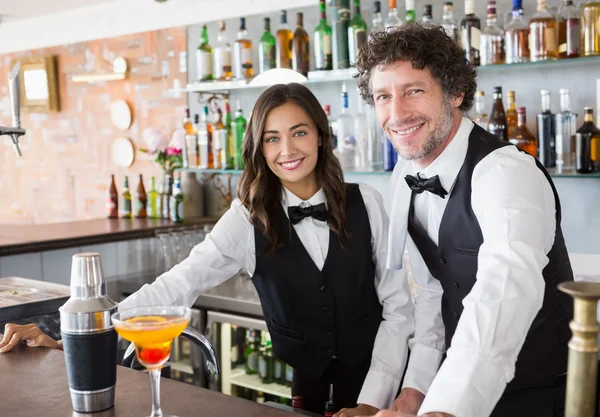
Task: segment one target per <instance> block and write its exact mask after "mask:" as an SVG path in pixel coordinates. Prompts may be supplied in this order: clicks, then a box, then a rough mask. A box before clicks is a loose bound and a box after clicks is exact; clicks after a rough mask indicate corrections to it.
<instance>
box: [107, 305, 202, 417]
mask: <svg viewBox="0 0 600 417" xmlns="http://www.w3.org/2000/svg"><path fill="white" fill-rule="evenodd" d="M190 315H191V311H190V309H189V308H187V307H168V306H167V307H137V308H132V309H128V310H123V311H119V312H117V313H114V314H113V315H112V316H111V318H112V323H113V326H114V328H115V330H116V331H117V333H118V334H119V335H120V336H121V337H122V338H123V339H125V340H127V341H129V342H133V343H134V344H135V355H136V357H137V360H138V361H139V362H140V363H141V364H142V365H144V366H145V367H146V369H147V370H148V372H149V373H150V383H151V387H152V414H151V415H150V417H175V416H167V415H164V414H163V413H162V410H161V408H160V370H161V368H162V366H163V365H164V364H165V363H166V362H167V360H168V359H169V356H170V355H171V345H172V344H173V339H175V338H176V337H177V336H179V335H180V334H181V332H182V331H183V330H184V329H185V328H186V327H187V325H188V323H189V321H190Z"/></svg>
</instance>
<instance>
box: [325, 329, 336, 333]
mask: <svg viewBox="0 0 600 417" xmlns="http://www.w3.org/2000/svg"><path fill="white" fill-rule="evenodd" d="M325 331H326V332H327V333H328V334H333V333H334V331H333V329H332V328H331V327H326V328H325Z"/></svg>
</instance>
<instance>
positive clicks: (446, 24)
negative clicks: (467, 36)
mask: <svg viewBox="0 0 600 417" xmlns="http://www.w3.org/2000/svg"><path fill="white" fill-rule="evenodd" d="M443 13H444V14H443V15H442V27H443V28H444V29H445V30H446V33H447V34H448V36H450V37H451V38H452V39H454V40H455V41H458V25H457V24H456V19H454V4H452V2H451V1H447V2H445V3H444V8H443Z"/></svg>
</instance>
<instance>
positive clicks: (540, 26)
mask: <svg viewBox="0 0 600 417" xmlns="http://www.w3.org/2000/svg"><path fill="white" fill-rule="evenodd" d="M557 40H558V39H557V32H556V18H555V17H554V16H553V15H552V14H551V13H550V12H549V11H548V2H547V0H538V1H537V13H536V14H534V15H533V17H532V18H531V20H530V21H529V55H530V59H531V61H532V62H536V61H544V60H548V59H556V57H557V56H558V51H557V46H556V43H557Z"/></svg>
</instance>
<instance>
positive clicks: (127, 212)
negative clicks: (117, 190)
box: [121, 175, 131, 219]
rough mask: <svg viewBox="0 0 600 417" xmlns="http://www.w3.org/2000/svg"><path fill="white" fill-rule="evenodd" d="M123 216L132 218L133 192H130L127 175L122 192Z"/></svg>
mask: <svg viewBox="0 0 600 417" xmlns="http://www.w3.org/2000/svg"><path fill="white" fill-rule="evenodd" d="M121 217H123V218H128V219H130V218H131V193H130V192H129V177H128V176H127V175H126V176H125V183H124V184H123V192H122V193H121Z"/></svg>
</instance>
